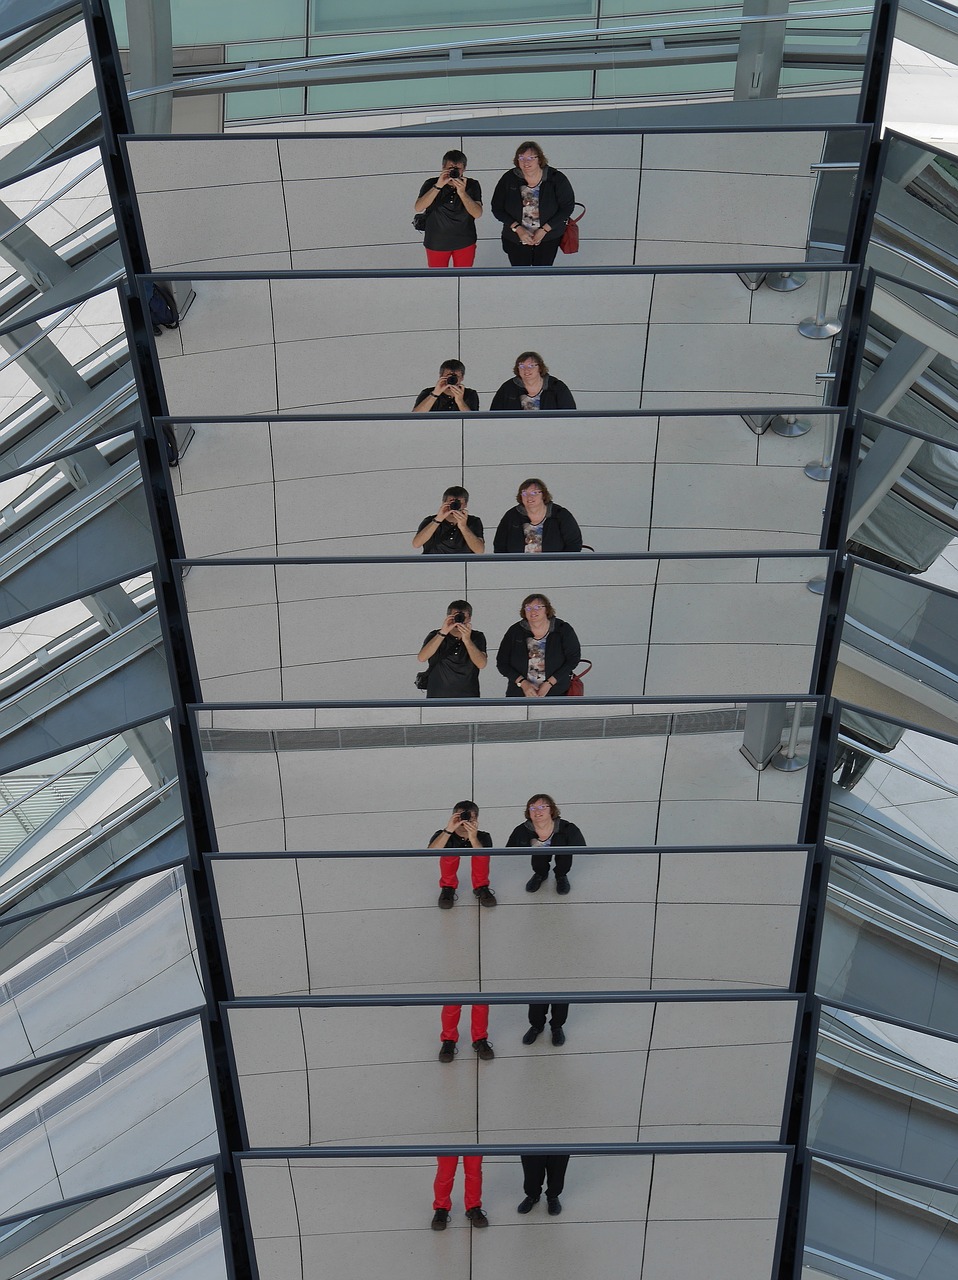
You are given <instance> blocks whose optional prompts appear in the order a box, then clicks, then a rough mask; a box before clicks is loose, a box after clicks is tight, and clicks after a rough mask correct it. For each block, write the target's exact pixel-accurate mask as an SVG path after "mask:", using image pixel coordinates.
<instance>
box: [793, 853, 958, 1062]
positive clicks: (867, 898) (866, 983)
mask: <svg viewBox="0 0 958 1280" xmlns="http://www.w3.org/2000/svg"><path fill="white" fill-rule="evenodd" d="M815 992H816V994H817V995H818V996H820V997H821V999H823V1000H837V1001H839V1002H840V1003H845V1004H850V1005H857V1006H858V1007H860V1008H865V1009H873V1010H874V1011H875V1012H876V1013H877V1014H886V1015H887V1016H888V1017H890V1018H896V1019H898V1020H900V1021H904V1022H913V1023H919V1024H921V1025H923V1026H927V1027H928V1029H929V1031H942V1032H944V1033H945V1034H946V1035H952V1036H958V891H956V890H954V889H945V888H942V887H941V886H940V885H936V884H931V883H929V882H928V881H923V880H918V879H915V878H914V877H910V876H901V875H895V874H894V873H893V872H891V871H887V870H885V869H884V868H881V867H875V866H868V865H865V864H863V863H862V862H859V861H856V860H855V859H851V858H841V857H833V858H832V860H831V864H830V867H829V877H828V898H827V902H826V915H825V927H824V931H823V933H822V943H821V951H820V953H819V959H818V968H817V974H816V979H815Z"/></svg>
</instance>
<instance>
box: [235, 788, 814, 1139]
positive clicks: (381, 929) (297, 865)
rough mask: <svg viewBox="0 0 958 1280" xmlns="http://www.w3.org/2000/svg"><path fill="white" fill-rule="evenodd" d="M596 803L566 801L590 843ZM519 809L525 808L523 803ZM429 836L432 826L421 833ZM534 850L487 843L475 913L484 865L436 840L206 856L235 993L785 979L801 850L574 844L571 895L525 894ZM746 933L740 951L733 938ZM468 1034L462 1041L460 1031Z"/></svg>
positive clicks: (771, 982)
mask: <svg viewBox="0 0 958 1280" xmlns="http://www.w3.org/2000/svg"><path fill="white" fill-rule="evenodd" d="M599 807H600V806H593V807H592V809H591V811H590V807H589V806H587V805H582V804H578V805H574V804H571V803H570V804H568V805H567V806H565V807H564V809H563V813H564V814H566V815H568V820H570V821H572V820H575V819H578V820H579V822H581V823H582V824H583V828H582V833H583V835H584V836H585V837H586V838H588V839H590V841H591V840H592V839H593V833H594V832H595V830H596V829H597V827H598V826H599V824H600V822H601V820H602V816H603V815H602V814H601V813H596V812H595V809H596V808H599ZM609 808H610V809H611V806H609ZM617 808H620V809H621V808H624V809H628V810H629V811H630V812H631V813H632V814H633V824H632V825H633V827H634V829H635V830H636V831H638V828H639V823H638V821H637V820H635V819H634V815H635V813H636V810H637V809H638V808H639V806H638V805H637V804H635V803H628V802H623V804H622V805H620V806H617ZM514 816H515V817H517V818H520V819H521V816H522V809H521V808H518V809H517V811H516V814H515V815H514ZM504 818H505V815H504V814H501V813H500V812H498V811H495V810H492V809H488V810H487V809H485V808H483V809H482V810H481V811H480V821H481V824H482V826H483V828H485V827H487V826H488V828H489V829H490V834H491V835H492V836H493V838H494V839H495V841H496V843H497V844H500V845H501V844H502V843H504V842H505V841H506V840H507V839H509V836H508V834H507V832H506V826H507V825H508V824H507V823H504ZM430 834H431V831H430V830H425V832H424V837H428V836H429V835H430ZM529 855H530V850H529V849H515V848H513V849H509V850H506V851H504V852H496V853H495V854H493V855H492V858H491V860H490V864H489V868H488V871H487V872H484V878H487V879H488V881H489V883H490V885H491V888H492V890H493V891H494V894H495V896H496V898H497V901H498V907H497V909H496V910H495V911H480V912H479V914H478V916H477V915H476V911H477V904H476V901H475V899H474V897H473V895H472V893H471V892H470V887H471V879H470V871H471V870H472V869H473V867H475V866H476V865H477V864H476V863H471V862H470V860H468V858H467V859H464V860H463V861H462V862H461V863H460V865H459V867H458V868H455V869H451V868H450V867H449V865H448V864H449V862H450V861H451V859H449V858H448V857H447V859H446V862H445V863H444V864H441V863H440V853H438V852H435V851H433V852H429V853H426V852H423V853H421V854H420V855H419V856H418V857H411V856H409V857H383V856H378V857H377V856H375V855H373V854H370V855H368V856H366V855H357V856H356V857H340V858H335V857H325V858H320V857H317V856H314V857H309V856H305V857H300V858H281V857H276V856H273V857H269V856H261V857H256V856H255V855H254V856H250V857H246V858H230V857H229V856H228V855H216V856H214V857H213V859H212V862H211V866H212V870H213V876H214V880H215V884H216V893H217V899H218V903H219V913H220V919H221V923H222V929H223V936H224V940H225V945H226V955H227V960H228V966H229V972H230V978H231V980H232V984H233V990H234V992H235V994H236V996H237V997H245V996H259V997H267V998H269V997H270V996H287V995H325V994H334V993H335V994H340V995H342V994H353V995H359V996H367V995H372V996H375V995H385V994H389V993H407V992H409V993H412V992H443V991H450V990H458V991H463V992H465V993H470V992H471V993H477V992H494V993H495V992H498V993H503V992H510V991H525V990H531V989H534V988H535V987H537V986H539V987H541V986H542V985H543V984H546V985H547V986H549V987H551V988H552V989H554V990H556V991H566V992H569V991H571V992H575V991H589V990H595V989H599V988H604V987H609V988H611V989H614V990H633V991H644V990H650V989H651V990H658V991H665V990H678V989H682V988H688V987H703V988H712V989H715V988H741V987H746V988H752V987H756V988H762V989H766V988H769V987H780V988H784V987H786V986H787V985H788V983H789V980H790V974H791V968H792V963H793V958H794V952H795V947H796V941H797V931H798V926H799V921H800V919H801V901H802V893H803V887H804V884H805V876H806V870H807V863H808V853H807V850H805V849H794V848H792V849H788V848H782V847H778V848H769V849H734V848H731V849H723V850H715V849H698V850H696V849H685V850H677V849H660V850H653V849H648V848H644V849H643V848H639V849H623V848H620V849H614V848H602V847H599V848H595V847H594V845H590V846H589V847H587V848H585V849H577V850H575V851H574V856H573V857H572V859H571V860H570V861H571V865H570V866H569V868H568V878H569V879H570V883H571V893H570V895H569V896H568V897H565V898H561V897H558V896H557V895H556V889H555V887H554V881H553V880H552V878H551V877H547V878H546V884H545V885H542V886H541V887H540V889H539V891H538V892H537V893H536V895H535V896H534V897H533V896H532V895H531V894H530V893H529V892H528V891H527V890H526V888H525V886H526V884H527V882H528V878H529V872H530V856H529ZM456 875H457V876H458V879H459V893H458V902H457V903H456V902H455V900H454V911H453V914H452V915H451V916H450V915H448V914H447V913H446V912H440V911H439V910H438V909H437V902H438V898H437V895H438V894H439V893H440V892H441V890H440V883H439V882H440V877H442V878H443V879H445V880H446V881H447V882H448V881H449V880H450V879H451V878H453V877H454V876H456ZM410 926H413V927H410ZM743 931H747V932H748V935H749V938H750V946H749V947H748V948H744V947H742V945H741V936H742V933H743ZM357 935H358V936H362V937H363V938H364V939H365V943H364V946H363V948H362V952H361V954H357V951H356V948H355V946H354V945H352V941H353V940H354V939H355V938H356V937H357ZM590 1009H591V1007H590ZM590 1009H585V1008H584V1009H583V1010H582V1014H583V1016H582V1019H581V1020H580V1019H578V1018H577V1019H576V1020H575V1021H579V1022H580V1024H581V1025H580V1028H579V1030H578V1031H577V1032H575V1035H576V1038H579V1037H582V1039H581V1040H580V1048H584V1047H585V1042H588V1041H589V1040H590V1039H591V1032H589V1031H588V1027H589V1026H591V1021H590V1019H591V1017H592V1013H593V1012H594V1010H592V1011H590ZM524 1011H525V1010H524V1007H523V1012H524ZM420 1012H421V1011H420ZM514 1013H515V1010H514V1009H510V1008H504V1009H503V1010H502V1015H503V1016H502V1019H501V1020H500V1019H499V1017H498V1015H497V1017H496V1019H495V1020H494V1022H495V1023H496V1024H497V1025H495V1026H494V1027H493V1037H494V1038H495V1037H496V1036H498V1035H500V1033H501V1036H502V1037H503V1038H504V1039H507V1043H506V1044H505V1045H503V1051H504V1052H505V1053H506V1054H507V1055H511V1054H512V1053H513V1051H514V1050H515V1051H516V1052H520V1051H519V1050H516V1045H515V1042H516V1041H517V1038H518V1036H521V1034H522V1031H523V1030H525V1028H524V1027H523V1028H521V1029H520V1030H519V1031H518V1033H517V1035H514V1034H513V1032H514V1030H515V1028H516V1027H519V1025H520V1023H519V1022H518V1021H516V1017H514V1016H513V1015H514ZM411 1016H412V1015H411ZM416 1017H417V1019H418V1018H419V1014H418V1013H417V1015H416ZM416 1025H417V1026H419V1027H420V1031H419V1032H417V1037H418V1038H419V1039H420V1040H422V1042H423V1045H425V1047H422V1045H421V1046H420V1048H419V1049H418V1050H417V1052H421V1053H424V1054H426V1056H427V1057H428V1056H429V1048H430V1046H431V1037H432V1034H433V1032H434V1031H435V1027H436V1025H438V1024H437V1023H436V1022H435V1019H432V1020H431V1021H430V1020H428V1019H427V1020H426V1022H421V1021H417V1024H416ZM463 1025H464V1026H465V1024H463ZM424 1027H428V1028H430V1030H428V1031H427V1030H423V1028H424ZM569 1031H570V1035H571V1034H572V1033H573V1031H574V1028H572V1027H570V1028H569ZM476 1038H477V1037H475V1036H472V1037H471V1039H476ZM463 1041H464V1046H465V1047H468V1044H469V1039H467V1038H466V1036H465V1031H463ZM435 1047H436V1048H438V1046H435ZM464 1052H465V1049H464ZM484 1123H486V1122H485V1121H484ZM488 1123H492V1122H491V1121H489V1122H488Z"/></svg>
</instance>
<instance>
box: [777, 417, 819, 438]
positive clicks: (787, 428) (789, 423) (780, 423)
mask: <svg viewBox="0 0 958 1280" xmlns="http://www.w3.org/2000/svg"><path fill="white" fill-rule="evenodd" d="M771 429H772V434H773V435H776V436H785V437H786V438H788V439H791V438H792V437H794V436H804V435H807V434H808V432H809V431H811V429H812V424H811V423H810V422H809V420H808V419H807V418H799V417H796V415H795V414H794V413H786V414H785V416H784V417H783V416H782V415H781V414H780V413H779V414H777V415H776V416H775V417H774V418H773V419H772V426H771Z"/></svg>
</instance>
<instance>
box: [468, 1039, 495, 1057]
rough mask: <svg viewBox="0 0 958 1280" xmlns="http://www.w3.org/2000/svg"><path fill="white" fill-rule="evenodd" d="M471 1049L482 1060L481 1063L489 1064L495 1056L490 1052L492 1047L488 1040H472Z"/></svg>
mask: <svg viewBox="0 0 958 1280" xmlns="http://www.w3.org/2000/svg"><path fill="white" fill-rule="evenodd" d="M472 1047H473V1048H474V1049H475V1051H476V1053H477V1054H478V1055H479V1057H480V1058H481V1059H482V1060H483V1062H491V1061H492V1059H493V1058H494V1057H495V1056H496V1055H495V1054H494V1053H493V1051H492V1045H491V1044H490V1043H489V1041H488V1040H473V1042H472Z"/></svg>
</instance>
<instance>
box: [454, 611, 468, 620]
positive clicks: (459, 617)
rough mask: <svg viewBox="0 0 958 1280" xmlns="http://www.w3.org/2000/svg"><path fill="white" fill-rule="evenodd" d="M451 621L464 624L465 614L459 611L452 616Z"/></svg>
mask: <svg viewBox="0 0 958 1280" xmlns="http://www.w3.org/2000/svg"><path fill="white" fill-rule="evenodd" d="M452 620H453V622H465V620H466V615H465V614H464V613H463V611H462V610H461V609H460V610H459V612H458V613H454V614H453V615H452Z"/></svg>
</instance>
